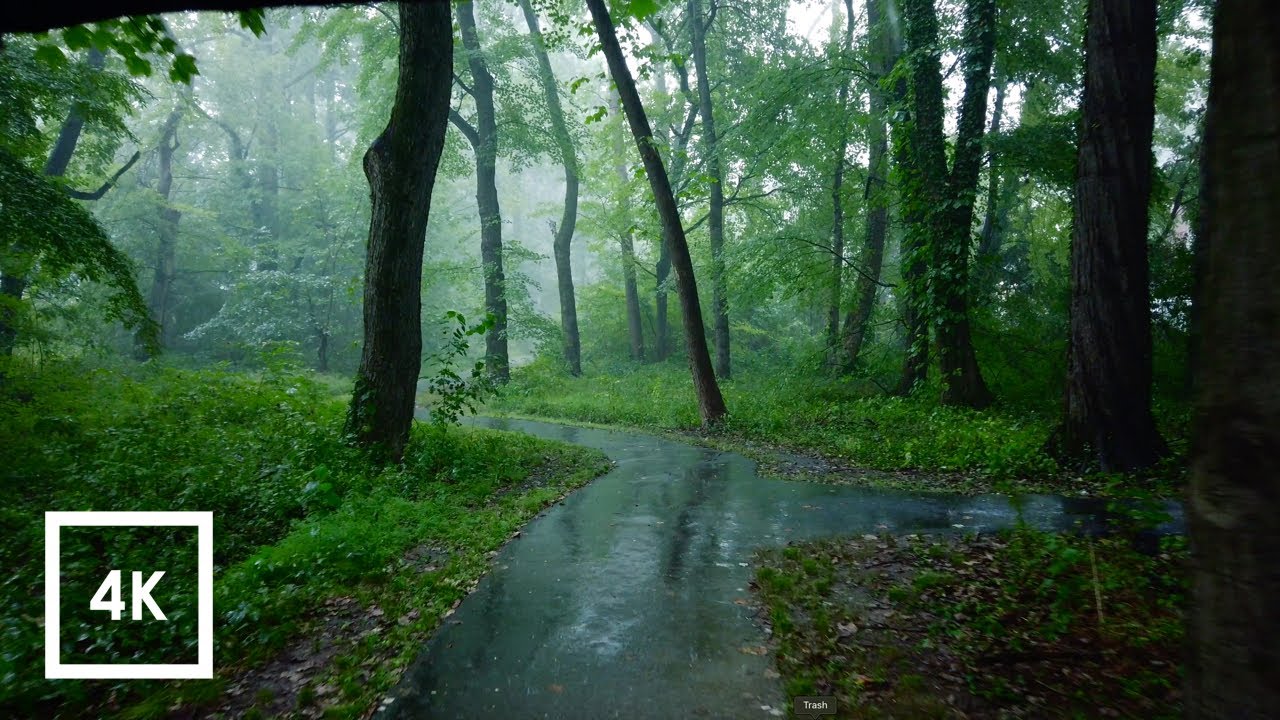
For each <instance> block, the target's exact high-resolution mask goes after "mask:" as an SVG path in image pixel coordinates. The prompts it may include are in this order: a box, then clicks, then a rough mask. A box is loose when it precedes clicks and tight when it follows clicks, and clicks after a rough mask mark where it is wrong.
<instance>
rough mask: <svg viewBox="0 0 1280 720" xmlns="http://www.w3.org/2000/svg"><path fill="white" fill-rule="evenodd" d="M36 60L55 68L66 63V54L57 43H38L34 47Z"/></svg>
mask: <svg viewBox="0 0 1280 720" xmlns="http://www.w3.org/2000/svg"><path fill="white" fill-rule="evenodd" d="M36 60H39V61H40V62H42V63H44V64H46V65H50V66H52V67H55V68H59V67H62V66H64V65H66V64H67V56H66V55H64V54H63V52H62V48H60V47H58V46H57V45H40V46H38V47H37V48H36Z"/></svg>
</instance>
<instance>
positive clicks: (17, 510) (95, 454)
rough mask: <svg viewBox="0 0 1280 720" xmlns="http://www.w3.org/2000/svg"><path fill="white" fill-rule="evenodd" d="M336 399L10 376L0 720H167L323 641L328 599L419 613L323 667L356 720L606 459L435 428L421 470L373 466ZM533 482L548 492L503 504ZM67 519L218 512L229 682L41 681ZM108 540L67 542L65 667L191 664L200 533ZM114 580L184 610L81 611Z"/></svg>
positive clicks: (215, 384) (290, 377)
mask: <svg viewBox="0 0 1280 720" xmlns="http://www.w3.org/2000/svg"><path fill="white" fill-rule="evenodd" d="M332 396H333V392H332V390H331V389H330V388H326V387H324V386H322V385H320V384H318V383H315V382H313V381H312V379H311V378H309V377H307V376H305V375H303V374H300V373H297V372H293V371H289V370H287V369H279V368H277V369H275V370H272V371H269V372H264V373H260V374H257V375H255V376H246V375H242V374H237V373H231V372H226V371H218V370H208V371H178V370H173V369H166V368H162V367H147V366H144V367H141V368H135V369H129V370H105V369H97V370H95V369H90V368H86V367H81V366H77V365H74V364H66V365H53V366H48V367H46V368H44V369H42V370H40V371H28V372H10V373H9V374H8V375H7V376H6V378H5V380H4V386H3V388H0V448H2V450H0V453H2V456H0V467H2V468H3V483H2V484H0V534H2V535H3V536H4V537H5V539H6V542H5V543H3V544H0V567H4V568H5V569H6V571H7V574H6V575H5V576H3V577H2V578H0V640H2V641H3V643H2V645H3V649H2V650H0V715H3V716H8V717H35V716H40V717H79V716H109V715H113V714H120V715H122V716H126V717H152V716H155V717H161V716H165V715H167V713H168V712H169V711H170V710H169V708H170V707H172V706H182V705H184V704H192V703H194V704H196V705H199V704H201V703H205V704H208V703H214V704H216V703H217V702H218V698H219V695H220V693H221V690H222V688H223V687H224V685H225V683H226V681H227V680H228V678H232V677H235V676H236V675H237V674H238V673H241V672H243V671H244V670H246V669H247V668H250V667H252V666H254V665H255V664H259V663H262V662H264V661H266V660H267V659H269V658H270V657H271V656H272V655H273V654H275V653H277V652H279V651H280V650H281V649H282V648H284V647H285V646H286V644H288V643H289V642H291V641H293V639H294V638H297V637H299V636H301V635H305V633H307V632H308V631H311V630H314V629H315V628H316V627H317V626H318V625H322V624H323V618H322V613H323V608H324V606H325V605H324V603H325V602H326V601H327V600H330V599H332V598H334V597H350V598H354V599H356V600H357V601H358V602H359V605H360V606H366V607H371V608H372V607H377V608H379V610H378V614H379V615H381V614H383V613H387V614H391V613H397V614H396V615H395V617H407V618H409V619H408V621H406V622H403V623H399V624H395V625H394V627H393V628H392V629H391V630H390V631H388V632H386V633H385V634H382V635H379V636H377V637H374V638H372V639H366V641H364V642H362V643H361V644H359V645H358V646H356V647H353V648H352V649H351V652H350V657H340V658H337V660H336V661H335V662H334V664H333V667H332V668H330V669H329V670H327V671H326V673H327V674H328V675H330V676H332V677H331V678H330V680H331V682H332V684H333V685H335V686H336V687H339V688H340V691H339V692H337V693H335V694H334V695H333V696H331V697H329V698H328V703H329V705H330V706H331V707H330V708H329V709H328V712H329V714H330V715H331V716H336V717H355V716H358V715H360V714H362V713H363V712H364V711H365V710H366V709H367V708H368V707H369V705H370V703H371V702H373V699H374V697H375V696H376V694H377V693H379V692H382V691H385V690H386V689H387V688H389V687H390V685H391V683H392V682H394V679H395V677H396V676H397V674H398V670H399V668H401V667H403V665H404V664H406V663H407V662H408V660H409V659H410V658H411V657H412V655H413V653H414V652H416V649H417V647H418V645H417V643H418V642H419V641H420V640H421V639H422V638H423V636H424V635H425V634H426V633H428V632H429V631H430V630H431V629H432V628H434V627H435V625H436V624H437V623H438V622H439V620H440V618H441V616H442V615H443V614H444V613H445V612H447V611H448V610H449V608H451V607H452V606H453V604H454V603H456V602H457V601H458V600H459V599H460V598H461V597H462V596H463V595H465V594H466V592H467V591H468V589H469V588H470V587H471V586H472V585H473V584H474V582H475V580H476V579H477V578H478V577H479V576H480V575H481V574H483V573H484V572H485V570H486V569H487V567H488V561H487V557H488V553H489V552H490V551H492V550H493V549H495V548H497V547H499V546H500V545H501V544H502V543H503V542H505V541H506V540H507V538H509V537H510V536H511V534H512V533H513V532H514V531H515V529H517V528H518V527H519V526H520V525H522V524H523V523H524V522H525V521H527V520H528V519H529V518H530V517H532V516H533V515H534V514H536V513H537V512H538V511H539V510H540V509H541V508H543V507H545V506H546V505H547V504H548V503H550V502H553V501H554V500H555V499H556V498H558V497H560V496H562V495H563V493H565V492H567V491H568V490H569V489H571V488H572V487H575V486H577V485H580V484H582V483H584V482H586V481H587V480H589V479H590V478H591V477H594V476H595V475H596V474H598V473H599V472H600V471H601V470H602V469H603V468H604V467H605V461H604V459H603V456H601V455H599V454H598V453H593V452H590V451H587V450H584V449H581V448H574V447H569V446H564V445H559V444H555V443H549V442H546V441H541V440H537V439H534V438H531V437H528V436H524V435H519V434H509V433H498V432H493V431H482V430H474V429H460V428H443V427H435V426H417V427H415V428H414V431H413V435H412V440H411V442H410V446H409V448H408V450H407V452H406V458H405V462H404V464H403V466H394V467H387V468H382V469H379V468H375V467H373V466H371V465H370V464H369V463H368V462H367V461H366V459H365V457H364V456H363V455H362V454H361V453H359V452H358V451H356V450H353V449H351V448H349V447H348V446H347V445H346V444H345V443H344V442H343V438H342V435H341V427H342V419H343V418H342V415H343V410H344V407H343V405H342V404H341V403H340V402H335V401H334V400H333V399H332ZM531 474H533V475H537V476H538V477H541V478H544V479H545V482H542V483H541V484H538V485H536V486H533V487H527V488H526V487H523V486H522V487H521V489H520V490H519V491H515V492H509V491H507V489H509V488H511V487H512V486H520V485H521V484H522V482H523V481H525V480H526V478H528V477H530V475H531ZM50 510H65V511H83V510H97V511H105V510H170V511H172V510H201V511H212V512H213V513H214V563H215V583H214V586H215V628H216V633H215V635H216V642H215V668H216V669H217V677H216V678H215V679H214V680H212V681H186V682H173V683H158V682H137V681H130V682H127V683H126V682H118V681H78V680H61V681H47V680H44V678H43V658H42V649H43V644H44V638H43V626H42V625H43V623H42V618H43V615H44V611H43V579H44V578H43V575H44V572H43V545H44V543H43V527H44V523H43V514H44V512H46V511H50ZM102 530H103V529H100V528H85V529H81V530H64V531H63V538H64V543H63V545H64V546H63V552H62V558H61V561H62V565H63V573H62V574H63V586H64V592H63V598H62V601H63V606H64V608H66V609H67V612H64V613H63V615H64V623H63V627H62V634H61V641H62V648H61V651H62V653H63V659H64V662H65V661H68V657H69V656H70V657H75V660H74V661H77V662H105V663H122V662H131V661H132V662H139V661H151V662H155V661H157V660H156V657H157V656H164V657H171V658H172V657H188V656H190V655H191V654H192V652H193V647H194V644H195V633H194V632H193V631H192V628H193V623H194V619H193V615H194V610H193V609H186V608H184V607H183V599H184V598H186V599H187V600H189V599H190V598H191V597H193V587H194V584H195V578H194V574H193V573H191V572H189V569H190V568H189V565H190V557H191V555H192V548H193V545H192V542H191V538H190V537H188V536H187V535H184V534H183V533H184V532H186V533H188V535H189V531H184V530H182V529H179V528H168V529H157V530H156V531H152V532H144V531H139V532H133V533H123V534H122V533H104V532H102ZM424 545H429V546H430V547H432V548H435V549H436V551H437V552H439V553H440V554H441V558H442V559H441V560H440V561H439V563H438V567H433V568H432V570H431V572H406V571H404V568H405V567H406V560H405V557H406V553H409V552H410V551H412V549H413V548H415V547H422V546H424ZM115 567H124V569H125V570H126V572H125V576H126V577H128V572H127V571H128V570H131V569H136V570H148V569H157V570H158V569H165V570H166V576H165V577H164V578H163V580H162V582H161V584H160V586H159V588H158V590H157V592H155V593H153V595H154V597H155V598H156V600H157V603H158V604H160V605H161V607H165V605H169V608H177V612H176V613H175V612H172V611H171V614H172V615H173V616H172V617H171V618H170V622H166V623H161V622H137V621H131V620H130V619H129V616H128V611H127V610H126V613H125V619H124V620H122V621H118V622H112V621H111V620H110V619H109V618H108V617H107V616H106V614H105V613H100V612H93V613H89V612H84V611H75V609H74V608H72V607H71V606H73V605H74V606H76V607H79V606H81V605H84V606H87V602H88V594H91V593H92V592H93V591H94V589H95V588H96V587H97V585H98V583H99V582H100V581H101V577H102V575H103V574H104V570H103V568H115ZM77 583H79V585H77ZM126 587H127V585H126ZM126 592H127V591H126ZM126 599H127V598H126ZM186 605H187V606H189V605H191V603H190V602H187V603H186ZM411 610H412V612H411ZM144 617H149V616H144ZM353 658H354V659H353ZM374 660H376V662H374ZM365 661H369V662H365ZM361 663H363V665H362V664H361ZM353 667H354V668H356V670H354V671H353V670H352V669H351V668H353ZM370 667H373V668H374V672H373V673H372V674H370V670H369V668H370ZM362 673H363V674H362ZM306 695H307V696H308V697H310V696H311V694H306Z"/></svg>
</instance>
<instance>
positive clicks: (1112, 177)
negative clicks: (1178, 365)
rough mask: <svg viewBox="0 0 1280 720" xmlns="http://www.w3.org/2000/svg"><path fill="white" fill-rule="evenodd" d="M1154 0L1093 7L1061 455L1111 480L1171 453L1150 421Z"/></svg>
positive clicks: (1116, 0) (1110, 0)
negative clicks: (1086, 461) (1091, 465)
mask: <svg viewBox="0 0 1280 720" xmlns="http://www.w3.org/2000/svg"><path fill="white" fill-rule="evenodd" d="M1155 68H1156V0H1091V1H1090V3H1089V12H1088V29H1087V31H1086V36H1085V75H1084V105H1083V108H1082V111H1081V115H1082V118H1081V136H1080V146H1079V155H1078V158H1079V159H1078V164H1077V175H1076V193H1075V219H1074V223H1073V233H1072V242H1071V337H1070V343H1069V349H1068V357H1067V393H1066V408H1065V417H1064V419H1063V426H1062V430H1061V433H1062V435H1061V438H1060V439H1061V443H1062V444H1061V447H1059V448H1058V449H1059V450H1060V451H1061V453H1062V454H1064V455H1066V456H1078V455H1080V454H1081V453H1082V452H1083V451H1084V450H1085V448H1090V449H1091V452H1092V453H1093V454H1094V455H1095V456H1096V459H1097V463H1098V465H1099V466H1100V467H1101V468H1102V469H1104V470H1107V471H1129V470H1137V469H1141V468H1145V467H1148V466H1150V465H1152V464H1153V463H1155V462H1156V460H1158V459H1159V458H1160V456H1161V455H1162V454H1163V453H1164V443H1163V441H1162V440H1161V438H1160V435H1159V433H1158V432H1157V431H1156V424H1155V419H1154V418H1153V417H1152V414H1151V381H1152V378H1151V292H1150V286H1149V277H1148V275H1149V271H1148V267H1147V226H1148V221H1149V212H1148V207H1149V199H1150V197H1151V175H1152V156H1151V142H1152V132H1153V127H1154V124H1155V92H1156V84H1155V83H1156V80H1155Z"/></svg>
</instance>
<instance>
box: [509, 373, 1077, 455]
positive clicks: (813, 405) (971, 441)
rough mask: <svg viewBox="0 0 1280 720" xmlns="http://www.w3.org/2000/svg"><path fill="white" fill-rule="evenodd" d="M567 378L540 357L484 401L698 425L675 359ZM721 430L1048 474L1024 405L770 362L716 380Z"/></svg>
mask: <svg viewBox="0 0 1280 720" xmlns="http://www.w3.org/2000/svg"><path fill="white" fill-rule="evenodd" d="M588 371H589V372H588V373H587V374H586V377H583V378H572V377H569V376H568V375H567V374H565V373H563V372H561V371H559V370H558V368H556V367H555V366H554V365H553V364H552V363H551V362H550V361H539V362H537V363H534V364H533V365H530V366H526V367H524V368H520V369H518V370H517V371H516V372H515V373H514V374H513V380H512V383H511V385H510V386H509V387H508V388H506V389H504V390H503V391H502V394H501V397H500V399H499V400H498V401H497V402H496V403H495V404H493V405H492V406H491V407H493V408H494V409H498V410H502V411H506V412H511V413H516V414H523V415H536V416H545V417H551V418H564V419H569V420H577V421H585V422H592V423H609V424H620V425H630V426H635V427H647V428H660V429H667V430H692V429H695V428H697V427H699V424H700V423H699V418H698V414H697V407H696V405H695V404H694V402H695V401H694V395H693V388H692V380H690V378H689V375H688V372H687V371H686V370H685V369H684V368H683V367H681V366H679V365H677V364H676V363H671V364H666V365H647V366H642V367H638V368H633V369H630V370H627V371H622V372H617V373H614V374H599V368H592V367H589V368H588ZM722 390H723V391H724V395H725V400H726V402H727V403H728V405H729V417H728V420H727V423H726V426H725V429H726V431H727V432H729V433H730V434H731V435H737V436H741V437H743V438H745V439H749V440H756V441H764V442H768V443H774V444H782V445H785V446H788V447H792V448H799V449H805V450H811V451H818V452H820V453H822V454H823V455H826V456H829V457H831V458H836V459H840V460H843V461H847V462H849V463H851V464H854V465H857V466H862V467H868V468H876V469H882V470H898V469H908V468H910V469H922V470H938V471H948V472H961V473H979V474H981V475H984V476H987V477H989V478H991V479H994V480H1021V479H1029V480H1043V479H1046V476H1054V475H1056V474H1057V471H1058V469H1057V466H1056V464H1055V463H1054V461H1053V460H1052V459H1051V458H1049V457H1048V456H1047V455H1046V454H1045V453H1044V452H1043V451H1042V448H1041V446H1042V444H1043V441H1044V438H1045V437H1046V435H1047V432H1048V429H1049V427H1050V425H1051V422H1052V420H1051V419H1050V417H1045V416H1042V415H1039V414H1035V413H1031V412H1022V413H1013V412H1009V413H1000V412H986V413H980V412H976V411H971V410H964V409H959V408H948V407H942V406H939V405H937V404H936V403H934V402H931V401H929V400H926V399H923V398H919V397H917V398H898V397H883V396H877V395H873V394H872V392H871V390H870V389H868V388H866V387H862V386H859V385H857V384H854V383H852V382H851V381H845V380H831V379H824V378H821V377H816V378H815V377H812V376H808V375H806V374H801V373H796V372H788V371H787V370H785V369H782V368H778V367H772V368H760V369H758V370H752V371H750V372H744V373H742V374H740V375H739V376H738V377H736V378H735V379H734V381H733V382H731V383H725V384H724V385H723V386H722Z"/></svg>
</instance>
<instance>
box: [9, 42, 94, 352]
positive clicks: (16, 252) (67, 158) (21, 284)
mask: <svg viewBox="0 0 1280 720" xmlns="http://www.w3.org/2000/svg"><path fill="white" fill-rule="evenodd" d="M86 61H87V63H88V65H89V68H90V69H91V70H93V71H95V72H96V71H99V70H102V68H103V66H104V65H105V63H106V56H104V55H103V54H102V52H101V51H100V50H98V49H97V48H89V51H88V53H87V56H86ZM83 130H84V115H83V114H81V112H80V108H79V106H78V105H77V104H73V105H72V106H71V110H70V111H69V112H68V113H67V119H66V120H63V121H62V127H61V128H59V129H58V138H57V140H55V141H54V143H53V149H52V150H50V151H49V159H48V160H46V161H45V164H44V174H45V175H48V176H49V177H62V176H63V175H65V174H66V172H67V167H68V166H70V165H71V157H72V156H73V155H75V152H76V145H77V144H79V142H80V133H81V132H82V131H83ZM7 255H9V256H10V257H11V258H12V259H10V260H8V261H7V262H6V263H5V266H4V267H3V268H0V356H2V355H11V354H13V348H14V346H15V345H16V344H17V341H18V328H17V324H16V318H14V317H13V314H14V313H16V312H17V308H18V307H19V306H20V305H21V303H22V297H23V296H24V295H26V292H27V273H29V272H31V262H30V261H29V260H28V259H26V258H25V256H26V253H25V252H24V251H23V249H22V247H21V246H20V245H16V244H15V246H14V247H11V248H10V249H9V252H8V253H7ZM6 306H8V307H6Z"/></svg>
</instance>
